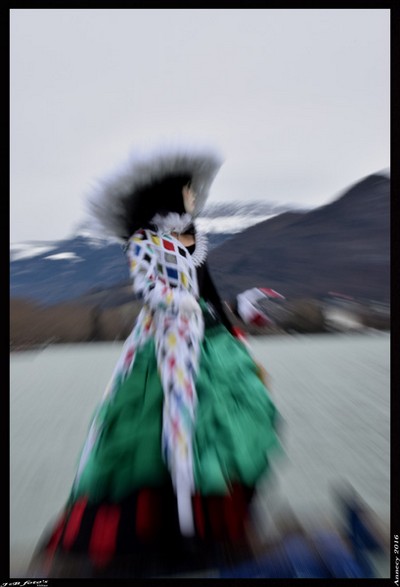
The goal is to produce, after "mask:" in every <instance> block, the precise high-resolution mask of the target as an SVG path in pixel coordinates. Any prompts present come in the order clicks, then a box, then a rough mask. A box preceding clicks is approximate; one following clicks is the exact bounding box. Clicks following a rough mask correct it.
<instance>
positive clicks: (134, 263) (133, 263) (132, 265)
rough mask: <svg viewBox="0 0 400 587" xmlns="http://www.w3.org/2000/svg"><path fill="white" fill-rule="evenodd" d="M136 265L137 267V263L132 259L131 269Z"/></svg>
mask: <svg viewBox="0 0 400 587" xmlns="http://www.w3.org/2000/svg"><path fill="white" fill-rule="evenodd" d="M136 265H137V262H136V261H135V260H134V259H132V261H131V269H135V267H136Z"/></svg>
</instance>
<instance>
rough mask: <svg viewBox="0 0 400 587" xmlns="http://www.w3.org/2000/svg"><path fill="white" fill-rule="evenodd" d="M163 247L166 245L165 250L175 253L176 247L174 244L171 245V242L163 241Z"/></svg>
mask: <svg viewBox="0 0 400 587" xmlns="http://www.w3.org/2000/svg"><path fill="white" fill-rule="evenodd" d="M163 245H164V249H167V250H168V251H174V250H175V248H174V245H173V243H170V242H169V241H166V240H164V239H163Z"/></svg>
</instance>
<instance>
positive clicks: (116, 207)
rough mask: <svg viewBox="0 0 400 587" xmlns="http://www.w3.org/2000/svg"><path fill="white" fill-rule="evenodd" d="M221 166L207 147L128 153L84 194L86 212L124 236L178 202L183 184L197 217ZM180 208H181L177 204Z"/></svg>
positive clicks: (115, 234)
mask: <svg viewBox="0 0 400 587" xmlns="http://www.w3.org/2000/svg"><path fill="white" fill-rule="evenodd" d="M221 165H222V158H221V157H220V155H219V154H218V153H217V152H215V151H213V150H212V149H209V148H193V147H182V146H179V147H176V146H173V147H171V146H169V147H162V148H158V149H155V150H152V151H148V152H143V151H138V150H135V151H132V153H131V154H130V156H129V157H128V159H127V161H126V162H125V163H124V164H123V165H121V166H120V168H119V169H117V170H116V171H115V172H114V173H111V174H109V175H108V176H106V177H104V178H103V179H101V180H100V181H99V182H98V184H97V186H96V188H95V189H94V190H93V191H92V193H91V194H90V195H88V198H87V204H88V208H89V213H90V215H91V216H92V219H93V220H94V221H95V224H97V226H98V228H99V229H100V230H101V231H102V233H103V234H104V235H108V236H113V237H117V238H122V239H128V238H129V237H130V236H131V235H132V234H133V232H134V231H135V230H137V229H138V228H140V227H141V226H142V224H143V223H146V222H148V221H149V220H150V219H151V218H152V217H153V216H154V215H155V214H156V213H158V212H160V210H161V211H164V212H168V211H169V210H170V211H172V212H176V211H177V206H178V205H180V206H183V200H182V194H181V190H182V187H183V186H184V185H185V184H186V183H187V182H188V181H190V182H191V186H192V187H193V190H194V192H195V194H196V201H195V211H194V213H193V216H194V217H195V216H197V215H198V214H199V213H200V212H201V210H202V209H203V207H204V204H205V202H206V200H207V197H208V194H209V189H210V187H211V184H212V182H213V180H214V178H215V176H216V174H217V172H218V170H219V168H220V167H221ZM182 211H183V212H184V210H183V207H182Z"/></svg>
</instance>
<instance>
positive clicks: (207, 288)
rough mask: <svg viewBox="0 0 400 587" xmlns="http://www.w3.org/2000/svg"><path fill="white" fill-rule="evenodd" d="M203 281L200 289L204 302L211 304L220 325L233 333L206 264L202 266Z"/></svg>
mask: <svg viewBox="0 0 400 587" xmlns="http://www.w3.org/2000/svg"><path fill="white" fill-rule="evenodd" d="M202 277H203V279H202V289H201V295H202V297H203V298H204V299H205V300H206V302H211V304H212V305H213V307H214V308H215V310H216V311H217V313H218V316H219V318H220V320H221V322H222V324H223V325H224V326H225V328H227V329H228V330H229V332H232V333H233V330H234V328H233V325H232V324H231V322H230V320H229V319H228V317H227V315H226V312H225V310H224V307H223V305H222V302H221V298H220V297H219V295H218V292H217V289H216V287H215V285H214V282H213V280H212V278H211V275H210V272H209V270H208V266H207V263H205V264H204V266H203V276H202Z"/></svg>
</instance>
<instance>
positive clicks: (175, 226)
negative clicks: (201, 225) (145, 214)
mask: <svg viewBox="0 0 400 587" xmlns="http://www.w3.org/2000/svg"><path fill="white" fill-rule="evenodd" d="M192 221H193V220H192V216H191V215H190V214H178V213H177V212H170V213H169V214H167V215H166V216H161V214H156V215H155V216H154V217H153V218H152V219H151V222H152V224H154V225H155V226H157V229H158V230H160V231H161V232H168V233H170V232H177V233H178V234H181V233H182V232H184V230H186V228H187V227H188V226H189V225H190V223H191V222H192Z"/></svg>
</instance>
